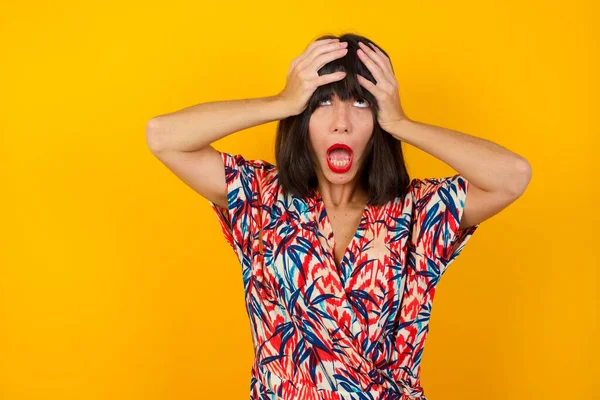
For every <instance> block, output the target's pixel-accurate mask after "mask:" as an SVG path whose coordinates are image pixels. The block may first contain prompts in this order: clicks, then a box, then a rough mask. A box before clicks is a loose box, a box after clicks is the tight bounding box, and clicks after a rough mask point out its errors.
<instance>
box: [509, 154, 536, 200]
mask: <svg viewBox="0 0 600 400" xmlns="http://www.w3.org/2000/svg"><path fill="white" fill-rule="evenodd" d="M531 177H532V168H531V164H530V163H529V161H527V159H525V158H523V159H522V160H521V161H520V162H519V165H518V168H517V172H516V173H515V179H514V181H513V182H514V184H513V194H514V195H515V196H517V197H520V196H521V195H523V193H525V190H527V186H529V182H530V181H531Z"/></svg>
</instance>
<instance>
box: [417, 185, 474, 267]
mask: <svg viewBox="0 0 600 400" xmlns="http://www.w3.org/2000/svg"><path fill="white" fill-rule="evenodd" d="M468 189H469V181H467V180H466V179H465V178H464V177H463V176H462V175H460V174H456V175H454V176H451V177H446V178H425V179H416V180H415V216H414V223H415V226H414V230H413V235H414V236H416V243H417V248H419V247H420V248H421V249H422V251H423V252H424V255H425V257H426V258H427V259H428V260H429V261H428V264H429V266H430V267H431V268H433V269H434V271H433V273H434V274H436V275H438V277H441V276H442V275H443V273H444V272H445V271H446V269H447V268H448V266H449V265H450V263H452V261H454V260H455V259H456V257H458V255H459V254H460V252H461V251H462V249H463V247H464V245H465V244H466V243H467V241H468V240H469V239H470V238H471V236H473V233H475V231H476V230H477V228H478V227H479V224H477V225H474V226H471V227H468V228H466V229H459V226H460V221H461V218H462V216H463V212H464V209H465V202H466V198H467V192H468Z"/></svg>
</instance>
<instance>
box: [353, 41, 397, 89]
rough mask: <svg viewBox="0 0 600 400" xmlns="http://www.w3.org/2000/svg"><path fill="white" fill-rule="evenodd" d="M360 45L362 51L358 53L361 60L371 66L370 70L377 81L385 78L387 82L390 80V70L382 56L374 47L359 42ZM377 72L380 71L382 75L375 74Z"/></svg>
mask: <svg viewBox="0 0 600 400" xmlns="http://www.w3.org/2000/svg"><path fill="white" fill-rule="evenodd" d="M358 45H359V47H360V49H361V50H362V52H358V53H357V54H358V56H359V58H360V59H361V61H362V62H363V63H364V64H365V65H366V66H367V67H368V68H369V70H370V71H371V73H372V74H373V76H374V77H375V79H376V80H377V83H379V82H382V81H384V80H385V81H386V82H387V81H390V80H391V77H390V76H389V74H390V71H388V70H387V68H386V67H385V64H384V63H383V62H382V60H381V59H380V56H379V55H378V54H377V53H376V52H375V51H374V50H373V49H372V48H370V47H369V46H367V45H365V44H364V43H362V42H358ZM373 70H375V71H373ZM375 73H379V75H380V76H379V77H377V76H375Z"/></svg>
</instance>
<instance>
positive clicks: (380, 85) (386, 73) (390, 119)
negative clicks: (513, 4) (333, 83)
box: [356, 42, 409, 132]
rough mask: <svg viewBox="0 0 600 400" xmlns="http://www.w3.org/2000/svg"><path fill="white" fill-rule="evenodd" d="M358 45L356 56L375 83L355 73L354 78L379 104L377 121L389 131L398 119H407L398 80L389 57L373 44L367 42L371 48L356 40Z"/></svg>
mask: <svg viewBox="0 0 600 400" xmlns="http://www.w3.org/2000/svg"><path fill="white" fill-rule="evenodd" d="M358 45H359V47H360V48H361V49H362V50H360V49H359V50H357V54H358V57H359V58H360V60H361V61H362V62H363V64H365V66H366V67H367V68H368V69H369V71H370V72H371V74H372V75H373V77H374V78H375V81H377V84H374V83H372V82H371V81H370V80H368V79H367V78H365V77H363V76H361V75H359V74H356V78H357V79H358V83H360V85H361V86H363V87H364V88H365V89H367V90H368V91H369V92H371V93H372V94H373V96H375V98H376V99H377V104H378V106H379V112H378V113H377V122H378V123H379V125H380V126H381V127H382V128H383V129H384V130H385V131H387V132H391V131H392V130H393V127H394V126H397V124H398V123H399V122H400V121H402V120H403V119H405V120H408V119H409V118H408V117H407V116H406V114H405V113H404V110H403V109H402V105H401V104H400V94H399V89H398V81H396V77H395V76H394V71H393V70H392V64H391V62H390V59H389V58H388V57H387V56H386V55H385V54H383V52H382V51H381V50H379V48H377V46H375V45H374V44H372V43H369V45H371V46H372V47H373V48H370V47H369V46H367V45H365V44H364V43H362V42H358Z"/></svg>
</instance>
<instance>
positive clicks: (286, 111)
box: [269, 94, 294, 119]
mask: <svg viewBox="0 0 600 400" xmlns="http://www.w3.org/2000/svg"><path fill="white" fill-rule="evenodd" d="M269 99H270V101H271V104H272V105H273V107H274V108H275V109H276V110H277V115H278V116H279V118H278V119H285V118H287V117H290V116H292V115H294V113H293V112H292V109H291V107H290V105H289V103H288V102H287V101H286V100H285V99H284V98H283V97H281V96H280V95H278V94H277V95H275V96H271V97H269Z"/></svg>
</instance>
